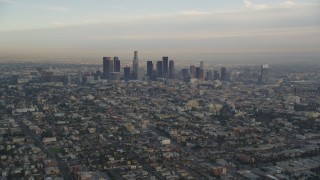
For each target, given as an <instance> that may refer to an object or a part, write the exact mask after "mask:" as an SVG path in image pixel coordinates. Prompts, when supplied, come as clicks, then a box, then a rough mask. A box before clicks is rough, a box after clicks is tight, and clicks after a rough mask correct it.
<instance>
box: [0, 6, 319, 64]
mask: <svg viewBox="0 0 320 180" xmlns="http://www.w3.org/2000/svg"><path fill="white" fill-rule="evenodd" d="M134 50H138V51H139V54H140V57H141V59H144V60H147V59H151V60H153V59H154V60H156V59H157V58H160V57H161V56H164V55H168V56H170V57H172V58H174V59H177V60H184V59H186V60H193V59H195V60H205V61H209V60H217V59H226V60H242V59H250V58H251V59H257V60H265V59H277V60H278V59H279V60H280V59H294V60H300V59H301V60H303V59H304V58H313V59H318V60H319V61H320V0H287V1H286V0H227V1H223V0H0V58H2V59H5V58H22V57H25V58H33V57H34V58H64V57H66V58H80V57H82V58H89V59H93V60H97V59H99V60H100V59H101V58H100V57H101V56H120V58H122V59H132V57H133V51H134Z"/></svg>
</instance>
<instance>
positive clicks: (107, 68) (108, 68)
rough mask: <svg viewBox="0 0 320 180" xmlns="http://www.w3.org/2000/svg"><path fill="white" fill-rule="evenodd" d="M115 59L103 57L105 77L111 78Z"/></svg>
mask: <svg viewBox="0 0 320 180" xmlns="http://www.w3.org/2000/svg"><path fill="white" fill-rule="evenodd" d="M113 68H114V65H113V60H111V57H103V79H109V78H110V73H112V72H113Z"/></svg>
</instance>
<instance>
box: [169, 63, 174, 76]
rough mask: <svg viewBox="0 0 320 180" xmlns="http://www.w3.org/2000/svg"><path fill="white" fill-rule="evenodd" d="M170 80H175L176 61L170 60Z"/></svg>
mask: <svg viewBox="0 0 320 180" xmlns="http://www.w3.org/2000/svg"><path fill="white" fill-rule="evenodd" d="M169 78H170V79H174V61H173V60H170V62H169Z"/></svg>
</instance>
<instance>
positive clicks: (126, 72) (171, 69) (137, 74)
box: [101, 51, 269, 84]
mask: <svg viewBox="0 0 320 180" xmlns="http://www.w3.org/2000/svg"><path fill="white" fill-rule="evenodd" d="M146 68H147V71H146V73H145V71H144V69H143V68H142V67H139V57H138V51H134V54H133V60H132V67H124V68H123V76H120V69H121V63H120V59H119V57H113V59H112V58H111V57H103V73H102V74H101V77H102V78H103V79H106V80H126V81H128V80H143V79H145V80H152V81H155V80H161V79H175V78H179V79H183V80H185V81H190V80H192V81H194V80H195V79H197V80H206V81H211V80H220V81H222V82H225V81H231V80H235V79H236V78H241V77H243V76H241V77H240V76H238V74H237V73H235V72H233V71H231V72H230V71H229V72H228V71H227V68H226V67H221V69H220V72H219V70H205V69H204V68H205V65H204V63H203V62H202V61H201V62H200V64H199V66H195V65H191V66H190V67H189V68H184V69H182V70H181V71H180V72H179V73H175V64H174V61H173V60H169V57H168V56H164V57H162V60H159V61H156V62H153V61H147V67H146ZM257 76H259V77H258V83H259V84H267V82H268V79H269V78H268V77H269V66H268V64H264V65H262V66H261V72H260V73H259V75H257Z"/></svg>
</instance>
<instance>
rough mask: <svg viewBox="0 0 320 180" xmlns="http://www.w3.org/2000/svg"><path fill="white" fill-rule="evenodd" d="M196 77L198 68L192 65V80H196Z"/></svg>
mask: <svg viewBox="0 0 320 180" xmlns="http://www.w3.org/2000/svg"><path fill="white" fill-rule="evenodd" d="M195 77H196V66H194V65H191V66H190V78H195Z"/></svg>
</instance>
